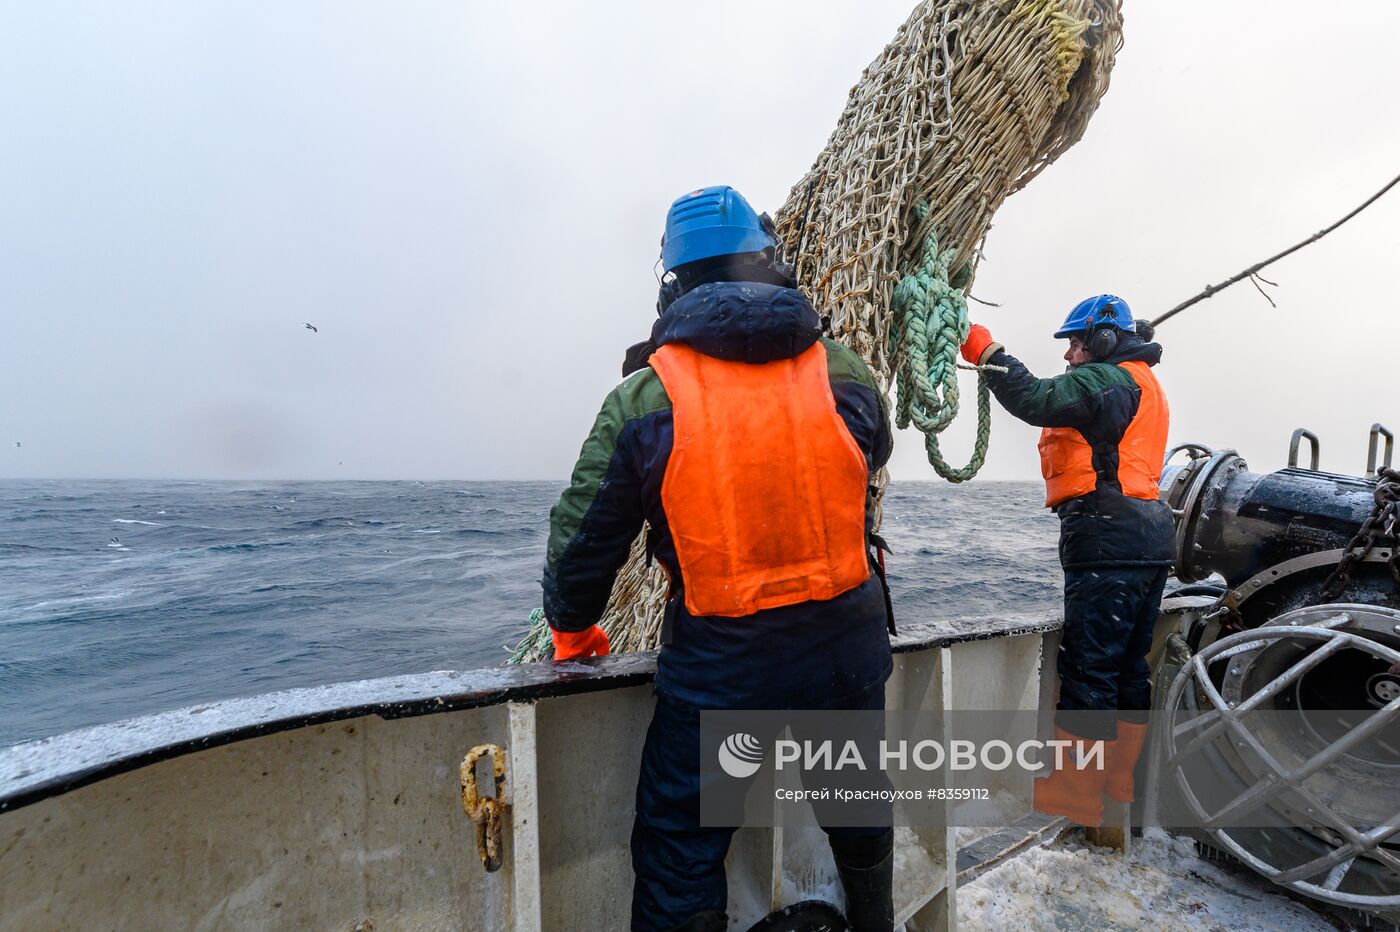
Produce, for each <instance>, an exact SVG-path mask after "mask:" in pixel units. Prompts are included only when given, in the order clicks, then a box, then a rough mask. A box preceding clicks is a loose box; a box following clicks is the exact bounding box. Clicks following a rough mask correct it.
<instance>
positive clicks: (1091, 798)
mask: <svg viewBox="0 0 1400 932" xmlns="http://www.w3.org/2000/svg"><path fill="white" fill-rule="evenodd" d="M1055 737H1056V738H1058V739H1059V740H1061V741H1073V742H1074V746H1073V747H1070V748H1066V749H1065V751H1064V753H1063V760H1064V766H1063V767H1059V768H1057V769H1056V770H1055V772H1054V773H1052V774H1051V775H1050V776H1049V777H1047V778H1045V779H1044V780H1037V781H1035V801H1034V803H1033V805H1034V806H1035V809H1036V811H1037V812H1043V813H1045V814H1046V815H1057V816H1064V817H1065V818H1067V819H1069V820H1070V821H1072V822H1078V823H1079V824H1080V825H1086V826H1090V827H1092V826H1096V825H1098V824H1099V823H1100V822H1102V821H1103V789H1104V781H1105V780H1107V778H1108V768H1107V765H1106V764H1105V766H1103V767H1097V766H1094V765H1093V764H1092V763H1091V764H1090V765H1089V766H1087V767H1085V768H1084V769H1083V770H1080V769H1079V768H1078V767H1077V766H1075V765H1076V763H1077V762H1078V761H1079V760H1080V757H1081V755H1083V754H1084V753H1085V752H1087V750H1088V749H1089V748H1091V747H1093V741H1091V740H1088V739H1085V738H1081V737H1079V736H1078V735H1072V734H1070V733H1069V732H1067V731H1065V730H1064V729H1063V728H1060V727H1058V726H1057V727H1056V728H1055ZM1112 753H1113V742H1112V741H1108V740H1106V741H1104V755H1103V757H1104V761H1105V762H1106V761H1107V760H1108V757H1109V755H1111V754H1112Z"/></svg>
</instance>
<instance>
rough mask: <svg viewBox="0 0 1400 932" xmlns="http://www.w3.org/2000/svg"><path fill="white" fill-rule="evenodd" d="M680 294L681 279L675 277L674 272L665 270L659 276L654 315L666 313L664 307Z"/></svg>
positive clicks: (668, 305)
mask: <svg viewBox="0 0 1400 932" xmlns="http://www.w3.org/2000/svg"><path fill="white" fill-rule="evenodd" d="M681 294H682V290H681V280H680V279H679V278H677V277H676V273H675V272H667V273H666V274H665V275H663V276H661V287H660V288H658V289H657V292H656V316H657V317H660V316H661V315H662V314H664V313H666V308H668V307H670V306H671V305H672V304H673V303H675V300H676V299H677V298H679V297H680V296H681Z"/></svg>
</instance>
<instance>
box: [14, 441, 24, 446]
mask: <svg viewBox="0 0 1400 932" xmlns="http://www.w3.org/2000/svg"><path fill="white" fill-rule="evenodd" d="M15 446H17V447H22V446H24V444H22V443H20V442H19V441H18V440H16V441H15Z"/></svg>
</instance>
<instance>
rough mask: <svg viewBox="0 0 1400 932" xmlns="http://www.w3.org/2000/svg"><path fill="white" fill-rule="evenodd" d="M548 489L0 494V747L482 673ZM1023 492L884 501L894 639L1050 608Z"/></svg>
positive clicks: (1030, 505) (226, 488) (1037, 529)
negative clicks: (938, 622) (368, 682)
mask: <svg viewBox="0 0 1400 932" xmlns="http://www.w3.org/2000/svg"><path fill="white" fill-rule="evenodd" d="M563 486H564V483H558V482H521V483H510V482H470V483H462V482H430V483H418V482H284V483H240V482H95V481H94V482H72V481H53V482H49V481H44V482H39V481H32V482H25V481H19V482H16V481H6V482H0V744H12V743H16V742H19V741H25V740H29V739H32V738H40V737H45V736H47V735H52V734H57V733H59V732H63V731H68V730H71V729H74V728H81V727H85V726H88V725H96V724H101V723H104V722H110V721H115V720H117V719H122V718H129V717H131V716H134V715H141V714H144V713H148V712H156V711H160V710H163V709H172V708H178V707H180V706H184V705H191V704H194V703H200V702H208V701H211V700H216V699H224V698H230V697H234V696H246V695H253V694H256V693H262V692H270V691H273V690H278V689H287V688H291V687H298V686H315V685H319V684H323V683H333V682H341V681H345V680H357V679H364V678H368V677H377V676H389V675H395V674H404V673H416V672H423V671H427V670H442V669H470V668H472V667H479V666H488V665H495V664H499V663H500V662H501V661H502V660H503V659H504V658H505V656H506V652H505V650H503V645H507V644H511V645H513V644H514V643H515V642H516V641H518V640H519V638H520V637H521V635H523V633H524V631H525V628H526V625H527V618H528V615H529V613H530V610H531V609H533V608H535V607H536V606H537V605H538V604H539V577H540V569H541V566H542V563H543V559H544V544H545V538H546V536H547V534H548V521H549V508H550V506H551V505H552V504H553V503H554V501H555V499H556V497H557V496H558V494H559V492H560V491H561V490H562V488H563ZM1057 528H1058V523H1057V521H1056V519H1055V518H1054V516H1053V515H1051V514H1049V513H1048V512H1046V511H1045V509H1044V508H1042V507H1041V490H1040V488H1039V487H1038V486H1037V485H1033V484H1029V483H973V484H971V485H967V486H950V485H947V484H944V483H941V482H898V483H895V484H894V485H893V486H891V488H890V491H889V493H888V495H887V497H886V500H885V525H884V529H883V534H884V536H885V537H886V538H887V539H888V541H889V543H890V545H891V547H893V548H894V553H893V554H892V555H891V556H890V558H889V571H890V581H891V585H892V588H893V590H894V600H895V611H896V615H897V617H898V618H899V619H900V620H907V621H911V622H913V621H928V620H933V619H938V618H948V617H955V616H965V615H974V614H980V613H990V612H1005V611H1016V612H1020V611H1037V610H1055V609H1057V608H1058V606H1059V603H1060V574H1059V564H1058V562H1057V560H1056V553H1055V538H1056V533H1057Z"/></svg>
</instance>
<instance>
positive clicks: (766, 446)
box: [650, 342, 870, 618]
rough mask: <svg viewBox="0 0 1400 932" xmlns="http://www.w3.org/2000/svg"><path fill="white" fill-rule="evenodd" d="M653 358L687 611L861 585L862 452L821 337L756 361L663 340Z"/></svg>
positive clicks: (718, 610) (802, 597) (745, 609)
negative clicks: (664, 405)
mask: <svg viewBox="0 0 1400 932" xmlns="http://www.w3.org/2000/svg"><path fill="white" fill-rule="evenodd" d="M650 365H651V367H652V368H653V369H655V370H656V374H657V375H658V376H660V377H661V384H662V385H664V386H665V387H666V394H667V395H668V396H670V399H671V411H672V418H673V424H674V431H675V439H674V443H673V445H672V448H671V456H670V459H669V460H668V462H667V465H666V475H665V477H664V478H663V479H662V482H661V505H662V508H663V509H664V510H665V512H666V520H667V522H668V523H669V524H670V531H671V538H672V540H673V541H674V542H675V545H676V556H677V559H678V560H679V563H680V569H681V577H682V579H683V581H684V592H685V607H686V608H687V609H688V610H689V611H690V613H691V614H692V615H721V616H725V617H731V618H735V617H740V616H744V615H752V614H753V613H755V612H758V611H762V610H763V609H769V608H778V607H780V606H783V605H795V604H797V603H799V602H807V601H810V600H813V599H820V600H826V599H833V598H835V597H836V596H838V595H840V594H841V593H843V592H846V591H847V590H850V589H854V588H855V587H856V586H858V585H860V584H861V583H863V582H865V580H866V579H868V578H869V576H870V563H869V559H868V557H867V551H866V543H865V497H866V488H867V484H868V476H867V473H866V463H865V456H864V454H863V453H861V450H860V447H859V446H857V445H856V441H855V438H854V437H852V436H851V432H850V431H849V430H848V429H847V428H846V423H845V421H843V420H842V419H841V416H840V414H838V413H837V411H836V400H835V398H834V397H833V396H832V394H831V382H830V380H829V379H828V377H827V365H826V348H825V347H824V346H822V344H821V343H820V342H818V343H816V344H814V345H812V346H811V347H810V348H808V349H807V350H805V351H804V352H802V353H801V354H799V355H798V356H795V357H793V358H791V359H779V360H774V361H773V362H768V363H762V364H758V365H755V364H753V363H746V362H735V361H730V360H724V359H716V358H714V357H712V356H706V355H704V354H703V353H700V352H697V351H696V350H694V349H691V348H690V347H688V346H683V345H677V344H667V345H665V346H662V347H661V348H660V349H658V350H657V351H656V352H655V353H653V354H652V356H651V359H650Z"/></svg>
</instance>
